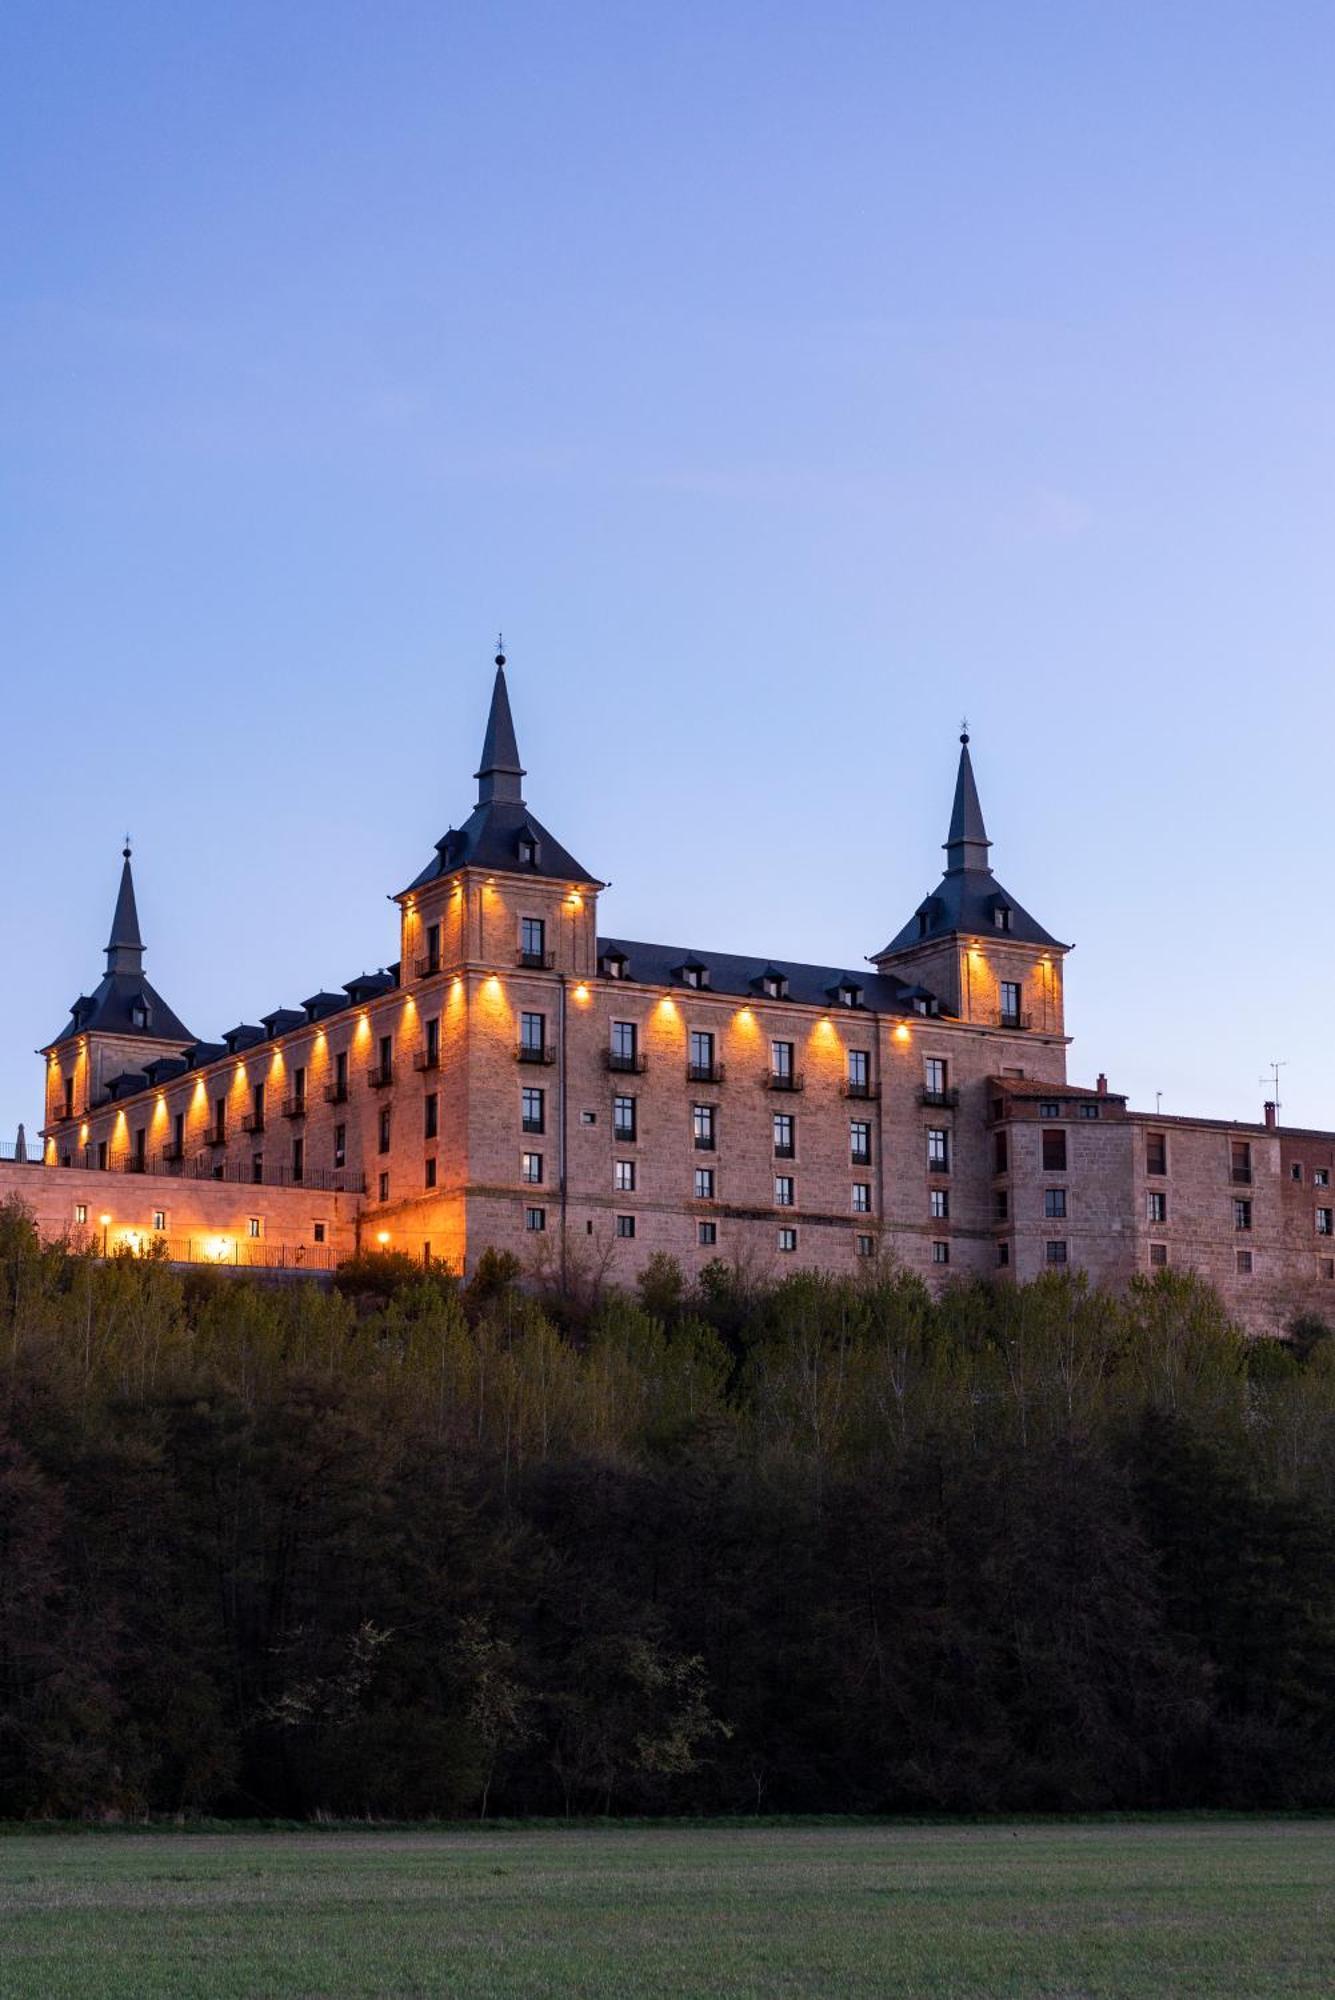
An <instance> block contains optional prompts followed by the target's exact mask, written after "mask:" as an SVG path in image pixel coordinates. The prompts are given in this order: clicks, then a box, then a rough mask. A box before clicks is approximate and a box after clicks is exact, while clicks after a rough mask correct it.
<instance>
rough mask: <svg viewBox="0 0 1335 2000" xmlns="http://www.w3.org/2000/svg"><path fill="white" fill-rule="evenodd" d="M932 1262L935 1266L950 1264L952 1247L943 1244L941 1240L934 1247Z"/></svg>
mask: <svg viewBox="0 0 1335 2000" xmlns="http://www.w3.org/2000/svg"><path fill="white" fill-rule="evenodd" d="M932 1262H933V1263H934V1264H948V1263H949V1262H950V1245H949V1244H948V1243H945V1242H942V1241H941V1239H940V1238H938V1239H937V1241H936V1242H934V1243H933V1245H932Z"/></svg>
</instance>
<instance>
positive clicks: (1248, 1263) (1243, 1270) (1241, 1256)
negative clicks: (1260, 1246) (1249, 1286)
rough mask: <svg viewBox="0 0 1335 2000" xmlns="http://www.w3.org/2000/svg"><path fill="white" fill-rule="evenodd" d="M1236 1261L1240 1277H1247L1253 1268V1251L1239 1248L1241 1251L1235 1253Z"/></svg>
mask: <svg viewBox="0 0 1335 2000" xmlns="http://www.w3.org/2000/svg"><path fill="white" fill-rule="evenodd" d="M1234 1262H1235V1263H1236V1265H1237V1269H1238V1275H1239V1277H1242V1278H1245V1277H1247V1276H1248V1275H1249V1273H1250V1271H1251V1268H1252V1253H1251V1251H1250V1250H1239V1251H1237V1252H1236V1253H1235V1257H1234Z"/></svg>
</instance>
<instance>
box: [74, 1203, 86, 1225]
mask: <svg viewBox="0 0 1335 2000" xmlns="http://www.w3.org/2000/svg"><path fill="white" fill-rule="evenodd" d="M74 1220H75V1221H76V1222H87V1220H88V1203H87V1202H86V1201H76V1202H75V1204H74Z"/></svg>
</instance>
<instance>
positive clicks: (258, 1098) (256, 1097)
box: [250, 1083, 264, 1132]
mask: <svg viewBox="0 0 1335 2000" xmlns="http://www.w3.org/2000/svg"><path fill="white" fill-rule="evenodd" d="M250 1129H251V1131H252V1132H262V1131H263V1130H264V1085H263V1084H262V1083H256V1084H252V1085H251V1090H250Z"/></svg>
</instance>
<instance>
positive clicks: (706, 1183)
mask: <svg viewBox="0 0 1335 2000" xmlns="http://www.w3.org/2000/svg"><path fill="white" fill-rule="evenodd" d="M694 1186H695V1198H696V1200H697V1201H712V1200H713V1199H714V1169H713V1168H712V1167H697V1168H696V1170H695V1182H694Z"/></svg>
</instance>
